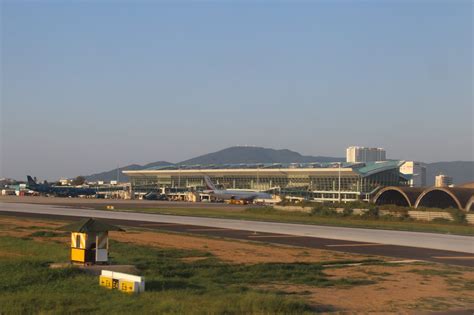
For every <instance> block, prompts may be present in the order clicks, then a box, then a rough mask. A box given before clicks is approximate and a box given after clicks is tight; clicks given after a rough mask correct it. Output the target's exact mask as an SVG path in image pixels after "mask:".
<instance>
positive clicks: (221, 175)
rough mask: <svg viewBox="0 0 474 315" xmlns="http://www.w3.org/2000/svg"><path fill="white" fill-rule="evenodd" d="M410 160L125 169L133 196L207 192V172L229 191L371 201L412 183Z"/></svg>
mask: <svg viewBox="0 0 474 315" xmlns="http://www.w3.org/2000/svg"><path fill="white" fill-rule="evenodd" d="M403 163H404V161H381V162H365V163H288V164H285V163H272V164H264V163H261V164H226V165H172V166H165V167H161V168H151V169H145V170H136V171H123V173H124V174H125V175H127V176H129V178H130V182H131V195H132V198H133V197H136V196H139V195H140V194H146V193H149V192H159V193H166V191H203V190H206V189H207V188H206V187H205V182H204V176H209V177H210V178H211V180H212V181H213V182H214V184H216V186H218V187H221V188H223V189H242V190H255V191H267V192H270V193H274V194H278V195H281V196H286V197H297V198H298V197H299V198H305V199H308V200H314V201H354V200H365V201H368V200H370V198H372V197H373V195H374V193H375V192H376V191H377V190H378V189H380V188H381V187H385V186H407V185H408V183H409V181H410V175H406V174H402V173H401V172H400V166H401V165H402V164H403Z"/></svg>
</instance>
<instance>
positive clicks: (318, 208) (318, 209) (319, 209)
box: [311, 203, 338, 216]
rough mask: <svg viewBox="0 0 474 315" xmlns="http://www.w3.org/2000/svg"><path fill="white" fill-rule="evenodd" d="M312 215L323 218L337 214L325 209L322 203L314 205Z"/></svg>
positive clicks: (327, 208)
mask: <svg viewBox="0 0 474 315" xmlns="http://www.w3.org/2000/svg"><path fill="white" fill-rule="evenodd" d="M311 214H312V215H324V216H333V215H337V214H338V213H337V212H336V211H334V210H333V209H331V208H329V207H327V206H326V205H324V204H323V203H316V204H315V205H314V206H313V209H311Z"/></svg>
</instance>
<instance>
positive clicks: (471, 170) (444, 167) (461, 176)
mask: <svg viewBox="0 0 474 315" xmlns="http://www.w3.org/2000/svg"><path fill="white" fill-rule="evenodd" d="M441 173H442V174H445V175H448V176H451V177H452V178H453V183H454V184H463V183H467V182H474V162H472V161H453V162H436V163H429V164H427V165H426V183H427V184H428V185H434V182H435V176H436V175H439V174H441Z"/></svg>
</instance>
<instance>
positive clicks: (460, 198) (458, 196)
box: [414, 187, 474, 211]
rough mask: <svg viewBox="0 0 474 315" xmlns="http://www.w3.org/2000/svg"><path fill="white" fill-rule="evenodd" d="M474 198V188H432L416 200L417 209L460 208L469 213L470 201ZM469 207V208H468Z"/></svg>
mask: <svg viewBox="0 0 474 315" xmlns="http://www.w3.org/2000/svg"><path fill="white" fill-rule="evenodd" d="M473 197H474V188H466V187H430V188H427V189H425V190H424V191H423V192H422V193H421V194H420V195H419V196H418V198H417V199H416V202H415V204H414V206H415V208H418V207H436V208H449V207H452V208H458V209H461V210H465V211H469V208H470V207H471V206H472V204H470V201H471V200H472V199H473ZM468 207H469V208H468Z"/></svg>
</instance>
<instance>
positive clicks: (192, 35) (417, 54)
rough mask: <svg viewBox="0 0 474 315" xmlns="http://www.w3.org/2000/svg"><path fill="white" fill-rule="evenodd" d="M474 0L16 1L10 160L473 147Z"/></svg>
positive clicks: (89, 161)
mask: <svg viewBox="0 0 474 315" xmlns="http://www.w3.org/2000/svg"><path fill="white" fill-rule="evenodd" d="M472 12H473V11H472V3H471V2H469V1H363V2H362V1H361V2H357V1H335V2H330V1H308V2H295V3H290V2H285V1H266V2H252V1H245V2H243V1H242V2H239V1H234V2H217V1H213V2H186V1H182V2H179V3H173V2H171V1H163V2H159V1H156V2H154V1H147V2H132V1H130V2H116V1H98V2H92V1H83V2H61V1H55V2H44V1H38V2H19V1H4V2H3V3H2V18H1V20H2V30H1V35H2V36H1V38H2V41H1V44H2V47H1V79H2V91H1V92H2V93H1V110H2V111H1V125H2V135H1V140H2V147H1V150H2V151H1V155H0V156H1V166H2V167H1V174H0V176H8V177H16V178H22V177H23V176H25V175H26V174H27V173H31V174H33V175H36V176H38V177H40V178H48V179H54V178H57V177H61V176H66V177H68V176H69V177H70V176H75V175H78V174H90V173H93V172H96V171H102V170H106V169H112V168H114V167H115V166H116V165H125V164H129V163H146V162H152V161H157V160H167V161H171V162H177V161H181V160H185V159H188V158H191V157H194V156H197V155H200V154H204V153H208V152H211V151H216V150H219V149H222V148H225V147H228V146H232V145H258V146H264V147H271V148H276V149H280V148H288V149H292V150H295V151H298V152H300V153H302V154H308V155H309V154H312V155H326V156H343V155H344V151H345V148H346V147H347V146H349V145H365V146H382V147H384V148H386V149H387V152H388V153H387V155H388V157H389V158H400V159H415V160H421V161H425V162H431V161H450V160H473V159H474V157H473V155H474V152H473V142H474V141H473V118H474V117H473V98H472V88H473V81H472V71H473V64H472Z"/></svg>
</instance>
